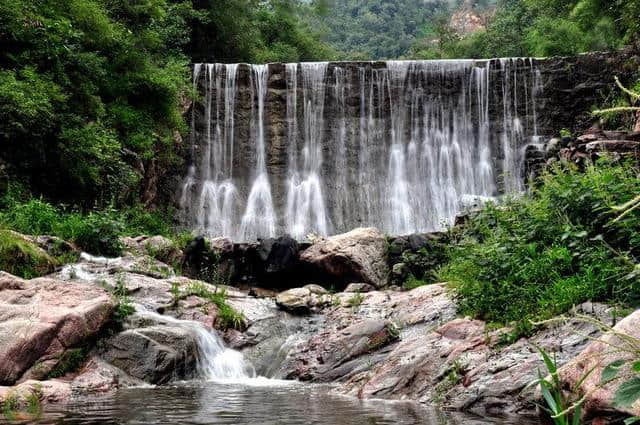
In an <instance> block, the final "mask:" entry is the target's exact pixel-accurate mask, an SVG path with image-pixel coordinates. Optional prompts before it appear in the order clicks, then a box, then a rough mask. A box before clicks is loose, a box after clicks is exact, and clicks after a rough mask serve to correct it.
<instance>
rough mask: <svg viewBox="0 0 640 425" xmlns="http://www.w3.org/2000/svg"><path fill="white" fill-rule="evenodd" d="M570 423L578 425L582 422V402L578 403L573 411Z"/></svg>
mask: <svg viewBox="0 0 640 425" xmlns="http://www.w3.org/2000/svg"><path fill="white" fill-rule="evenodd" d="M571 422H572V425H580V422H582V404H578V405H577V406H576V408H575V409H574V411H573V421H571Z"/></svg>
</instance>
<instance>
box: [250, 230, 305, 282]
mask: <svg viewBox="0 0 640 425" xmlns="http://www.w3.org/2000/svg"><path fill="white" fill-rule="evenodd" d="M258 255H259V256H260V259H261V260H262V261H263V262H264V273H265V274H267V275H268V276H274V275H276V276H278V275H283V274H290V273H292V272H294V271H295V269H296V268H297V267H298V260H299V258H298V257H299V248H298V242H296V240H295V239H293V238H292V237H291V236H282V237H280V238H277V239H263V240H261V241H260V245H259V246H258Z"/></svg>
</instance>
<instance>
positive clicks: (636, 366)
mask: <svg viewBox="0 0 640 425" xmlns="http://www.w3.org/2000/svg"><path fill="white" fill-rule="evenodd" d="M631 368H632V369H633V371H634V372H638V373H640V361H637V362H635V363H634V364H633V366H631Z"/></svg>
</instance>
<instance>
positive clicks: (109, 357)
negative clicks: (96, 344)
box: [100, 325, 198, 384]
mask: <svg viewBox="0 0 640 425" xmlns="http://www.w3.org/2000/svg"><path fill="white" fill-rule="evenodd" d="M100 356H101V357H102V358H103V359H104V360H105V361H106V362H108V363H110V364H112V365H114V366H116V367H118V368H119V369H122V370H123V371H125V372H126V373H128V374H129V375H131V376H133V377H134V378H137V379H140V380H142V381H145V382H148V383H150V384H166V383H168V382H171V381H174V380H184V379H190V378H193V377H194V376H195V370H196V365H197V358H198V346H197V340H196V336H195V335H194V334H192V333H191V332H189V331H188V330H186V329H183V328H180V327H176V326H169V325H154V326H149V327H144V328H138V329H127V330H125V331H123V332H120V333H119V334H117V335H114V336H113V337H111V338H109V339H107V340H106V341H105V342H104V349H103V350H101V353H100Z"/></svg>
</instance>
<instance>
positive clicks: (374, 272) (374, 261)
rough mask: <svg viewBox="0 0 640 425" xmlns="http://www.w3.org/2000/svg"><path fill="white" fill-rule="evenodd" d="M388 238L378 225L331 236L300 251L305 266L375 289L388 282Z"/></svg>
mask: <svg viewBox="0 0 640 425" xmlns="http://www.w3.org/2000/svg"><path fill="white" fill-rule="evenodd" d="M385 247H386V241H385V238H384V235H383V234H382V233H380V231H378V230H377V229H375V228H360V229H355V230H352V231H351V232H348V233H344V234H342V235H337V236H331V237H329V238H327V239H324V240H322V241H320V242H317V243H315V244H314V245H312V246H311V247H309V248H307V249H306V250H305V251H303V252H302V253H301V254H300V261H301V262H302V263H303V265H305V266H307V267H308V268H310V269H312V270H314V271H315V272H316V273H319V274H320V275H321V277H322V276H325V277H326V276H328V277H333V278H335V279H339V281H341V282H343V283H345V284H346V283H348V282H353V281H356V282H357V281H361V282H365V283H369V284H371V285H373V286H375V287H376V288H380V287H383V286H385V285H386V284H387V279H388V274H389V270H388V266H387V263H386V260H385Z"/></svg>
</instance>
